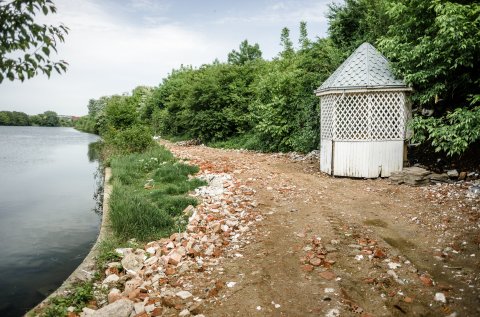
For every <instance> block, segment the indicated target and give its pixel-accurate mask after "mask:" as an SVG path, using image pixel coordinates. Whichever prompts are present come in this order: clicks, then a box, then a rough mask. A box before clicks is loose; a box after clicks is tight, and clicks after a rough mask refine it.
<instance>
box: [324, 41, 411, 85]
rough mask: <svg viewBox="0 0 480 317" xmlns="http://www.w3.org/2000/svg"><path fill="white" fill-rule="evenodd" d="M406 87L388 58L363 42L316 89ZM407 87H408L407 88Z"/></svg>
mask: <svg viewBox="0 0 480 317" xmlns="http://www.w3.org/2000/svg"><path fill="white" fill-rule="evenodd" d="M380 88H407V86H406V85H405V83H404V82H403V81H402V80H399V79H395V77H394V76H393V74H392V72H391V70H390V67H389V65H388V60H387V59H386V58H385V56H383V55H382V54H381V53H380V52H379V51H377V50H376V49H375V47H373V46H372V45H371V44H369V43H363V44H362V45H360V46H359V47H358V48H357V49H356V50H355V52H353V53H352V55H350V56H349V57H348V58H347V59H346V60H345V61H344V62H343V63H342V65H340V67H338V68H337V70H336V71H335V72H334V73H333V74H332V75H331V76H330V77H328V79H327V80H326V81H325V82H324V83H323V84H322V85H321V86H320V87H319V88H318V89H317V90H316V93H317V94H318V93H322V92H326V91H330V90H353V89H380ZM407 89H408V88H407Z"/></svg>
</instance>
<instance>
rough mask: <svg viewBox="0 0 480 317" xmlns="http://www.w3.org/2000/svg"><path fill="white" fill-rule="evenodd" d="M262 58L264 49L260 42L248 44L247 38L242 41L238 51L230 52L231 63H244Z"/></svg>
mask: <svg viewBox="0 0 480 317" xmlns="http://www.w3.org/2000/svg"><path fill="white" fill-rule="evenodd" d="M261 58H262V51H261V50H260V46H259V45H258V43H255V44H254V45H250V44H248V41H247V40H244V41H243V42H242V43H240V46H239V49H238V51H236V50H232V51H231V52H230V53H228V62H229V63H230V64H236V65H243V64H245V63H247V62H249V61H254V60H256V59H261Z"/></svg>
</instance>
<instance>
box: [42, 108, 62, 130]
mask: <svg viewBox="0 0 480 317" xmlns="http://www.w3.org/2000/svg"><path fill="white" fill-rule="evenodd" d="M42 117H43V125H44V126H46V127H58V126H60V120H59V119H58V115H57V113H56V112H55V111H45V112H44V113H43V114H42Z"/></svg>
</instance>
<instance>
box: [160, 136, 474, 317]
mask: <svg viewBox="0 0 480 317" xmlns="http://www.w3.org/2000/svg"><path fill="white" fill-rule="evenodd" d="M164 144H165V145H166V146H167V147H168V148H169V149H170V150H171V151H172V152H173V153H174V154H175V155H176V156H177V157H179V158H184V159H188V160H190V161H191V162H193V163H195V164H199V165H201V166H202V165H203V166H213V169H215V170H216V171H224V172H228V173H231V174H232V175H234V176H235V177H236V178H237V179H238V180H239V181H241V182H242V183H244V184H246V185H247V186H249V187H251V188H253V189H254V190H255V199H256V202H257V207H256V208H255V209H256V210H255V212H257V213H259V214H260V215H261V216H262V218H263V220H262V221H259V222H258V223H257V225H256V228H255V230H254V239H252V240H251V242H250V243H248V244H246V245H245V246H244V247H242V248H241V249H240V250H238V252H239V253H241V255H239V256H235V257H225V258H223V259H222V261H221V266H222V269H221V270H218V271H217V273H212V274H217V275H218V276H217V277H214V278H218V279H222V281H224V282H234V283H233V284H234V286H232V287H225V288H223V289H222V290H221V291H220V292H219V294H218V296H217V299H216V300H215V301H209V302H206V303H205V307H204V309H203V311H202V313H203V314H204V315H205V316H329V317H332V316H478V315H480V274H479V273H480V266H479V263H480V262H479V258H480V249H479V247H480V220H479V218H480V203H479V199H478V198H469V197H467V196H466V193H467V192H468V191H467V188H468V187H467V185H466V184H463V185H462V184H458V185H455V184H450V185H445V184H444V185H430V186H426V187H409V186H406V185H393V184H390V183H389V181H388V180H386V179H374V180H363V179H349V178H333V177H330V176H327V175H324V174H322V173H320V171H319V167H318V164H317V163H312V162H305V161H294V160H292V159H291V158H289V156H288V155H283V154H262V153H253V152H247V151H236V150H220V149H212V148H208V147H204V146H188V147H187V146H178V145H175V144H171V143H164Z"/></svg>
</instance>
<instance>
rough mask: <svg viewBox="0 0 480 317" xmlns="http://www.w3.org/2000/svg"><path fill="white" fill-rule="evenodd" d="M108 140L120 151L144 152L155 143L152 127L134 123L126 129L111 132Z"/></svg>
mask: <svg viewBox="0 0 480 317" xmlns="http://www.w3.org/2000/svg"><path fill="white" fill-rule="evenodd" d="M106 142H107V144H108V143H110V144H111V145H113V146H114V147H115V149H116V150H117V151H119V152H120V153H133V152H142V151H145V150H146V149H148V148H149V147H151V146H152V145H153V144H154V142H153V139H152V133H151V131H150V129H149V128H148V127H146V126H143V125H133V126H131V127H128V128H126V129H124V130H119V131H115V132H111V134H110V135H109V136H108V137H107V138H106Z"/></svg>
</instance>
